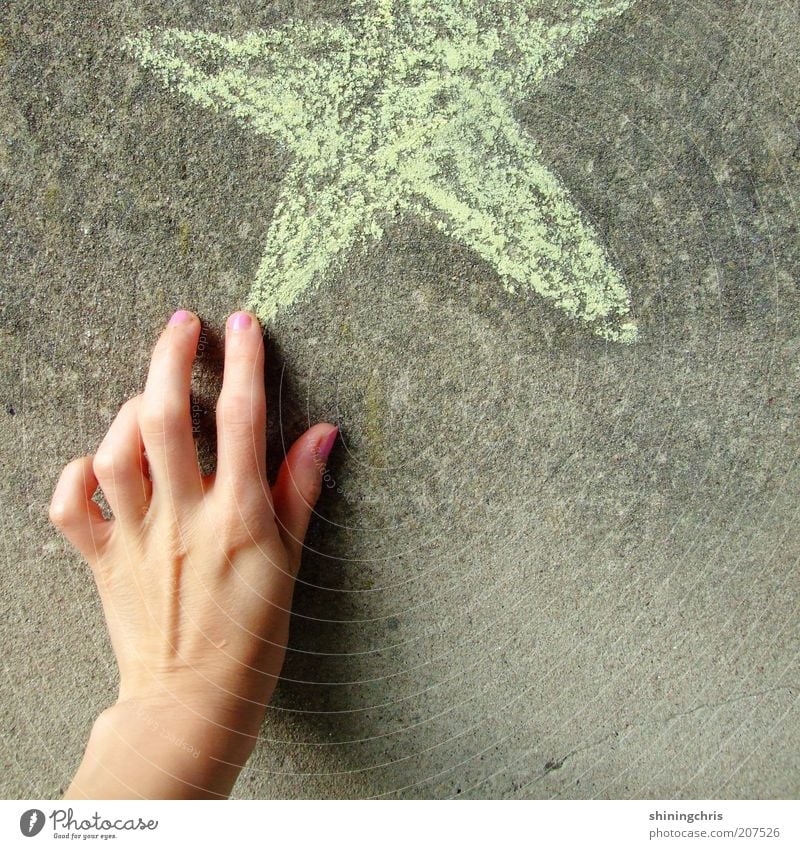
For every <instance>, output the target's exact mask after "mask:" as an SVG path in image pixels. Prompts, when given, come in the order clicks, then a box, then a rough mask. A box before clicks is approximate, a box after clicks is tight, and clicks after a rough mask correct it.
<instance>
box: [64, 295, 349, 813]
mask: <svg viewBox="0 0 800 849" xmlns="http://www.w3.org/2000/svg"><path fill="white" fill-rule="evenodd" d="M199 334H200V321H199V319H198V318H197V316H196V315H194V314H192V313H190V312H187V311H184V310H179V311H178V312H177V313H176V314H175V315H174V316H173V317H172V318H171V319H170V322H169V323H168V325H167V326H166V327H165V329H164V331H163V333H162V334H161V337H160V338H159V340H158V342H157V344H156V346H155V350H154V351H153V355H152V360H151V363H150V370H149V373H148V377H147V382H146V385H145V389H144V392H143V393H142V394H141V395H137V396H136V397H135V398H132V399H130V400H129V401H127V402H126V403H125V404H124V405H123V406H122V408H121V409H120V411H119V414H118V415H117V417H116V419H115V420H114V422H113V423H112V425H111V427H110V428H109V430H108V433H107V434H106V436H105V438H104V439H103V440H102V442H101V444H100V446H99V448H98V449H97V452H96V453H95V454H94V456H87V457H82V458H80V459H77V460H74V461H73V462H71V463H69V464H68V465H67V466H66V467H65V468H64V470H63V471H62V473H61V477H60V479H59V481H58V484H57V486H56V489H55V492H54V494H53V498H52V502H51V505H50V518H51V520H52V522H53V523H54V524H55V525H56V526H57V527H58V528H59V530H60V531H61V532H62V533H63V534H64V536H65V537H66V538H67V539H68V540H69V541H70V543H71V544H72V545H73V546H74V547H75V548H76V549H77V550H78V551H79V552H80V553H81V554H82V555H83V557H84V558H85V559H86V561H87V562H88V563H89V566H90V567H91V570H92V573H93V575H94V578H95V581H96V584H97V589H98V591H99V594H100V599H101V602H102V605H103V612H104V614H105V618H106V622H107V624H108V631H109V635H110V637H111V644H112V647H113V650H114V653H115V655H116V659H117V663H118V665H119V672H120V686H119V694H118V698H117V701H116V703H115V704H114V705H112V706H111V707H109V708H108V709H106V710H105V711H103V713H101V714H100V716H99V717H98V718H97V720H96V722H95V723H94V726H93V728H92V731H91V734H90V737H89V742H88V744H87V747H86V752H85V754H84V757H83V760H82V762H81V764H80V767H79V768H78V771H77V774H76V775H75V778H74V779H73V781H72V783H71V785H70V786H69V788H68V790H67V793H66V795H65V798H67V799H81V798H89V799H131V798H146V799H170V798H172V799H180V798H184V799H187V798H225V797H227V796H228V794H229V793H230V791H231V788H232V787H233V784H234V782H235V780H236V778H237V776H238V774H239V772H240V770H241V768H242V766H243V765H244V764H245V762H246V761H247V759H248V757H249V756H250V754H251V752H252V750H253V748H254V746H255V743H256V741H257V739H258V734H259V729H260V727H261V724H262V721H263V719H264V715H265V712H266V707H267V705H268V704H269V701H270V698H271V696H272V693H273V690H274V689H275V685H276V682H277V680H278V675H279V674H280V670H281V667H282V665H283V659H284V655H285V651H286V641H287V638H288V629H289V616H290V609H291V603H292V593H293V590H294V583H295V576H296V574H297V570H298V569H299V566H300V557H301V553H302V549H303V541H304V539H305V535H306V531H307V528H308V524H309V520H310V518H311V514H312V511H313V508H314V505H315V504H316V501H317V498H318V496H319V493H320V489H321V485H322V475H323V473H324V466H325V462H326V460H327V457H328V455H329V454H330V451H331V448H332V446H333V444H334V441H335V440H336V436H337V428H336V427H335V426H334V425H331V424H326V423H320V424H316V425H314V426H313V427H312V428H310V429H309V430H308V431H306V432H305V433H304V434H303V435H302V436H301V437H300V438H299V439H298V440H297V441H296V442H295V443H294V445H293V446H292V447H291V449H290V450H289V452H288V454H287V456H286V458H285V459H284V460H283V463H282V465H281V467H280V470H279V472H278V476H277V479H276V481H275V483H274V485H273V486H272V487H270V485H269V483H268V480H267V465H266V415H267V411H266V399H265V394H264V346H263V340H262V335H261V328H260V326H259V324H258V320H257V319H256V317H255V316H254V315H253V314H252V313H246V312H239V313H234V314H233V315H232V316H230V318H229V319H228V322H227V325H226V334H225V369H224V376H223V386H222V391H221V393H220V397H219V401H218V404H217V414H216V415H217V444H218V455H217V468H216V472H215V473H214V474H213V475H209V476H205V477H204V476H203V475H202V474H201V471H200V467H199V464H198V460H197V452H196V448H195V443H194V438H193V436H192V422H191V410H190V382H191V368H192V361H193V359H194V356H195V351H196V348H197V343H198V338H199ZM98 487H99V488H100V489H102V492H103V494H104V495H105V498H106V500H107V502H108V504H109V506H110V507H111V510H112V513H113V517H112V518H110V519H107V518H105V517H104V516H103V514H102V512H101V510H100V508H99V506H98V505H97V504H96V502H95V501H93V500H92V495H93V494H94V493H95V491H96V490H97V488H98Z"/></svg>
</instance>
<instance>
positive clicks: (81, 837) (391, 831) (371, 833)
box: [0, 800, 800, 849]
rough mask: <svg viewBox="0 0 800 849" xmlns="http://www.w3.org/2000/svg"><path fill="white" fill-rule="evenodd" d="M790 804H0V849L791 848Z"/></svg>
mask: <svg viewBox="0 0 800 849" xmlns="http://www.w3.org/2000/svg"><path fill="white" fill-rule="evenodd" d="M799 809H800V805H798V803H797V802H796V801H741V802H733V801H726V802H713V801H696V802H687V801H680V802H675V801H610V802H609V801H588V802H587V801H528V802H525V801H522V802H518V801H514V802H502V801H487V802H481V801H477V802H470V801H457V802H455V801H453V802H433V801H406V802H387V801H340V802H337V801H262V802H249V801H248V802H245V801H233V802H159V801H154V802H149V801H138V802H47V801H36V800H28V801H0V846H2V847H9V846H25V847H28V849H32V847H35V846H37V845H38V846H45V845H46V846H52V845H53V841H56V843H57V844H58V845H62V846H63V845H66V844H68V843H69V844H73V845H75V844H78V843H80V844H83V845H85V844H86V843H91V844H94V845H98V844H105V845H107V846H114V847H123V846H125V847H128V846H137V847H142V849H145V847H162V846H163V847H169V849H174V847H180V846H191V845H193V844H195V843H197V844H198V845H200V846H208V845H225V846H229V847H231V846H235V845H239V844H243V845H245V846H246V845H251V844H255V845H259V846H287V847H290V846H300V847H306V846H318V847H324V849H338V847H346V849H360V847H369V849H375V847H376V846H381V845H384V844H386V845H389V846H396V845H398V843H400V842H401V841H402V842H403V843H407V842H409V843H411V845H412V846H419V847H428V846H434V845H436V844H437V843H439V842H441V844H442V845H444V846H458V845H463V846H481V847H492V846H503V847H506V846H514V847H516V846H523V847H528V846H530V847H538V846H546V847H572V846H575V847H588V846H591V847H603V846H613V847H615V849H627V847H635V849H640V847H644V846H653V847H656V846H661V847H683V846H695V847H698V849H699V847H702V846H713V847H719V849H724V847H745V846H758V847H762V846H763V847H775V849H778V847H790V846H791V847H797V846H800V831H798V825H800V823H798V820H799V819H800V817H799V816H798V810H799Z"/></svg>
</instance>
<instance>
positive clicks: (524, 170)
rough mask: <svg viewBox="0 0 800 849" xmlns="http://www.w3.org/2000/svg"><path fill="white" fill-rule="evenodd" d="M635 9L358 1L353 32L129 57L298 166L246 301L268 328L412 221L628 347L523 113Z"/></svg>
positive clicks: (144, 37) (149, 41) (169, 47)
mask: <svg viewBox="0 0 800 849" xmlns="http://www.w3.org/2000/svg"><path fill="white" fill-rule="evenodd" d="M633 2H634V0H620V2H609V0H605V2H602V0H600V1H599V2H598V0H591V1H590V0H585V2H574V0H573V2H572V3H570V4H569V5H568V7H565V5H564V4H562V3H558V2H556V3H553V2H550V3H546V2H540V1H539V2H537V0H527V2H515V3H500V2H496V0H495V1H494V2H492V1H491V0H490V2H485V1H482V0H355V2H354V3H353V4H352V12H351V15H350V18H349V20H348V21H347V22H345V23H341V24H337V23H330V22H320V21H315V22H303V21H292V22H290V23H288V24H287V25H285V26H283V27H282V28H277V29H274V30H269V31H264V30H258V31H252V32H247V33H244V34H243V35H241V36H240V37H238V38H233V37H229V36H226V35H219V34H215V33H212V32H204V31H186V30H180V29H166V30H163V31H160V32H152V31H145V32H142V33H139V34H138V35H136V36H134V37H131V38H129V39H127V40H126V46H127V47H128V48H129V49H130V50H132V51H133V53H134V54H135V56H136V57H137V58H138V60H139V62H140V63H141V64H142V66H144V67H145V68H147V69H149V70H151V71H152V72H153V73H154V74H155V75H156V76H157V77H158V78H159V79H160V80H161V81H162V82H163V83H164V84H165V85H166V86H168V87H169V88H170V89H172V90H176V91H178V92H180V93H182V94H185V95H188V96H189V97H190V98H192V99H193V100H194V101H196V102H197V103H199V104H201V105H202V106H204V107H208V108H209V109H213V110H215V111H219V112H224V113H227V114H230V115H231V116H233V117H234V118H235V119H237V120H239V121H240V122H242V123H243V124H244V125H245V126H246V127H248V128H249V129H251V130H252V131H253V132H254V133H258V134H265V135H268V136H271V137H274V138H276V139H277V140H279V141H280V142H282V143H283V144H285V145H286V146H287V147H288V149H289V150H290V151H291V153H292V155H293V156H292V164H291V166H290V168H289V169H288V171H287V173H286V174H285V175H284V177H283V182H282V187H281V192H280V198H279V200H278V203H277V206H276V208H275V212H274V217H273V220H272V224H271V226H270V228H269V231H268V233H267V236H266V248H265V251H264V255H263V258H262V260H261V263H260V265H259V268H258V270H257V273H256V279H255V282H254V284H253V288H252V291H251V293H250V297H249V304H248V305H249V306H250V308H251V309H253V310H255V311H256V312H257V314H258V315H259V317H260V318H261V319H262V320H265V321H268V320H270V319H271V318H273V317H274V316H275V314H276V312H277V311H278V310H279V309H280V308H282V307H286V306H288V305H290V304H292V303H294V302H295V300H296V299H297V298H298V297H299V296H300V295H301V293H303V292H305V291H306V290H307V289H309V288H310V287H311V286H312V285H316V284H318V283H319V282H320V281H321V280H322V279H323V277H324V275H325V272H326V271H329V270H330V269H331V268H332V266H334V264H335V263H337V262H339V263H340V262H341V261H342V260H343V259H344V258H345V256H346V255H347V252H348V251H350V250H351V249H352V248H353V247H354V246H355V245H357V244H364V243H365V242H367V241H368V240H370V239H379V238H380V237H381V236H382V234H383V231H384V228H385V227H386V226H387V224H389V223H391V222H392V221H394V220H397V219H399V218H401V217H403V216H407V215H417V216H421V217H422V218H423V219H424V220H426V221H428V222H430V223H431V224H433V225H434V226H435V227H437V228H438V229H440V230H441V231H442V232H443V233H445V234H447V236H448V237H450V238H453V239H456V240H458V241H459V242H461V243H463V244H465V245H468V246H469V247H470V248H472V249H473V250H474V251H475V252H476V253H477V254H479V255H480V256H481V257H482V258H483V259H484V260H485V261H486V262H487V263H489V264H490V265H491V266H492V267H493V268H494V269H495V271H496V272H497V274H498V276H499V278H500V280H501V281H502V282H503V285H504V286H505V287H506V289H507V290H508V291H509V292H515V291H518V290H519V289H520V288H527V289H530V290H533V291H534V292H536V293H537V294H539V295H541V296H542V297H544V298H546V299H548V300H549V301H550V302H551V303H552V304H553V305H555V306H556V307H558V308H559V309H561V310H563V311H564V312H566V313H567V314H569V315H570V316H573V317H574V318H576V319H579V320H580V321H583V322H586V323H587V324H588V325H589V326H590V328H591V330H592V331H593V332H594V333H597V334H598V335H599V336H602V337H604V338H606V339H610V340H614V341H618V342H632V341H633V340H634V339H635V338H636V333H637V329H636V325H635V323H634V322H633V321H632V320H631V318H630V310H631V303H630V294H629V292H628V290H627V288H626V286H625V285H624V284H623V282H622V280H621V277H620V275H619V273H618V272H617V271H616V270H615V269H614V267H613V266H612V264H611V262H610V261H609V258H608V256H607V254H606V252H605V250H604V249H603V247H602V245H601V243H600V240H599V238H598V236H597V234H596V232H595V231H594V230H593V229H592V227H591V226H590V225H589V224H588V223H587V222H586V221H585V220H584V219H583V217H582V216H581V214H580V212H579V211H578V210H577V208H576V207H575V205H574V204H573V203H572V202H571V201H570V199H569V196H568V193H567V191H566V189H565V188H564V186H563V185H562V183H561V182H560V181H559V179H558V178H557V177H556V176H555V175H554V174H553V173H552V172H551V171H550V170H548V168H547V167H546V166H545V165H544V164H543V163H542V155H541V151H540V149H539V147H538V146H537V145H536V143H535V141H534V140H533V139H532V138H531V137H530V136H529V134H528V133H526V131H525V130H524V129H523V128H522V127H521V126H520V125H519V123H518V122H517V120H516V118H515V117H514V113H513V107H514V105H515V103H518V102H519V101H520V100H522V99H525V100H530V99H531V98H532V97H534V96H535V90H536V86H537V84H538V83H540V82H541V81H542V80H544V79H546V78H547V77H549V76H551V75H552V74H554V73H556V72H557V71H559V70H560V69H561V68H563V67H564V65H565V64H566V62H567V61H568V59H569V58H570V57H571V56H572V55H573V54H574V53H575V52H576V51H577V50H578V49H579V48H580V47H581V46H582V45H584V44H585V43H586V42H587V41H588V40H589V38H590V36H591V34H592V33H593V32H594V31H595V30H596V29H597V27H598V25H599V24H600V23H601V22H602V21H603V20H605V19H607V18H611V17H613V16H617V15H620V14H621V13H622V12H624V11H625V10H626V9H628V8H629V7H630V6H631V5H632V3H633Z"/></svg>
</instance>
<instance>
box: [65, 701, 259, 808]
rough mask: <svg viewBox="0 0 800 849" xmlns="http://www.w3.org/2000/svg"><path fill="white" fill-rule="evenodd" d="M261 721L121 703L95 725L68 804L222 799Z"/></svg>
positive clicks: (230, 787)
mask: <svg viewBox="0 0 800 849" xmlns="http://www.w3.org/2000/svg"><path fill="white" fill-rule="evenodd" d="M259 720H260V717H252V718H248V721H247V722H246V723H242V722H241V719H240V718H237V720H236V727H237V728H242V729H244V730H237V731H233V730H230V729H231V728H232V727H233V725H232V718H231V716H230V715H228V716H225V715H222V714H216V715H215V716H213V717H211V716H209V717H204V716H203V715H202V713H201V712H200V711H198V712H195V711H193V710H191V709H187V708H184V707H181V708H172V707H171V708H169V709H163V710H161V709H159V710H154V709H153V708H151V707H149V706H144V705H140V704H136V703H130V702H129V703H119V704H117V705H114V706H113V707H111V708H109V709H108V710H106V711H104V712H103V713H102V714H101V715H100V716H99V717H98V719H97V721H96V722H95V724H94V726H93V728H92V732H91V735H90V737H89V743H88V745H87V747H86V752H85V754H84V758H83V761H82V762H81V765H80V767H79V769H78V772H77V773H76V775H75V778H74V779H73V781H72V784H71V785H70V787H69V789H68V790H67V793H66V794H65V796H64V798H65V799H131V798H145V799H199V798H206V799H208V798H226V797H227V796H228V794H229V793H230V791H231V789H232V787H233V784H234V782H235V781H236V778H237V776H238V775H239V772H240V770H241V768H242V767H243V766H244V764H245V762H246V761H247V758H248V757H249V756H250V753H251V752H252V749H253V746H254V744H255V740H256V736H257V731H258V727H259V724H260V721H259Z"/></svg>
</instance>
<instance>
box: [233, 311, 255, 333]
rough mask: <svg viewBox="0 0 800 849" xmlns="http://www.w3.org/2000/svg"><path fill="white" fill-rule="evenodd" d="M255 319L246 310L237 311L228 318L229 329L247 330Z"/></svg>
mask: <svg viewBox="0 0 800 849" xmlns="http://www.w3.org/2000/svg"><path fill="white" fill-rule="evenodd" d="M252 323H253V319H252V318H250V316H249V315H248V314H247V313H246V312H235V313H234V314H233V315H232V316H231V317H230V318H229V319H228V330H247V328H248V327H250V325H251V324H252Z"/></svg>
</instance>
